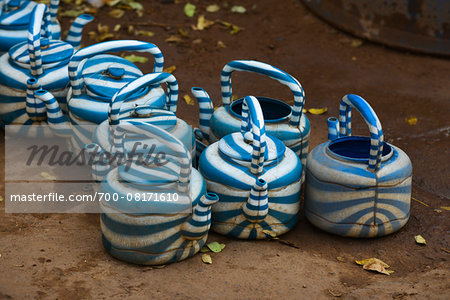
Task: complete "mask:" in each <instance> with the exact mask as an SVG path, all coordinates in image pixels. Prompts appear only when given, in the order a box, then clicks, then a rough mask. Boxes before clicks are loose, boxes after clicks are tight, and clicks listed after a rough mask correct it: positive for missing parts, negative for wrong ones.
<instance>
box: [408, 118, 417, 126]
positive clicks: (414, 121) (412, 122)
mask: <svg viewBox="0 0 450 300" xmlns="http://www.w3.org/2000/svg"><path fill="white" fill-rule="evenodd" d="M405 121H406V123H408V124H409V125H411V126H414V125H416V124H417V122H418V121H419V120H418V119H417V117H415V116H409V117H407V118H405Z"/></svg>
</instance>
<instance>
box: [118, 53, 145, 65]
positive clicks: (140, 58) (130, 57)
mask: <svg viewBox="0 0 450 300" xmlns="http://www.w3.org/2000/svg"><path fill="white" fill-rule="evenodd" d="M123 58H125V59H126V60H128V61H131V62H132V63H146V62H147V61H148V58H147V57H144V56H138V55H134V54H131V55H125V56H123Z"/></svg>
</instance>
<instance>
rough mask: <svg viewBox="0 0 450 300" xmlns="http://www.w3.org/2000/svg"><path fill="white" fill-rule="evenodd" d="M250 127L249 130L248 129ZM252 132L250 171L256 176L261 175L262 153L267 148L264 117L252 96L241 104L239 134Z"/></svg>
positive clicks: (247, 97) (262, 165)
mask: <svg viewBox="0 0 450 300" xmlns="http://www.w3.org/2000/svg"><path fill="white" fill-rule="evenodd" d="M250 127H251V128H250ZM250 130H251V132H252V137H253V140H252V146H253V151H252V163H251V169H250V171H251V172H252V174H255V175H256V176H260V175H262V173H263V167H264V159H265V157H264V153H265V151H266V148H267V142H266V128H265V125H264V115H263V112H262V109H261V105H260V104H259V101H258V100H257V99H256V97H254V96H246V97H245V98H244V101H243V102H242V122H241V132H242V134H243V135H244V138H245V134H246V133H248V132H250Z"/></svg>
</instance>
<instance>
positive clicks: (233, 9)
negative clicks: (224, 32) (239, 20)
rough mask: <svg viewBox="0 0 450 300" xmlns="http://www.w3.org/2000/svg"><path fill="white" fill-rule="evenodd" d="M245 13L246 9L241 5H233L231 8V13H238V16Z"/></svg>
mask: <svg viewBox="0 0 450 300" xmlns="http://www.w3.org/2000/svg"><path fill="white" fill-rule="evenodd" d="M246 11H247V9H246V8H245V7H243V6H241V5H234V6H232V7H231V12H234V13H238V14H244V13H245V12H246Z"/></svg>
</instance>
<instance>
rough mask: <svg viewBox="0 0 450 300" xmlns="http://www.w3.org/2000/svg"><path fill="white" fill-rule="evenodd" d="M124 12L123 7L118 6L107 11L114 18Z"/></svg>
mask: <svg viewBox="0 0 450 300" xmlns="http://www.w3.org/2000/svg"><path fill="white" fill-rule="evenodd" d="M124 14H125V11H124V10H123V9H119V8H117V9H113V10H111V11H110V12H109V13H108V15H109V16H111V17H113V18H116V19H120V18H122V17H123V15H124Z"/></svg>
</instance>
